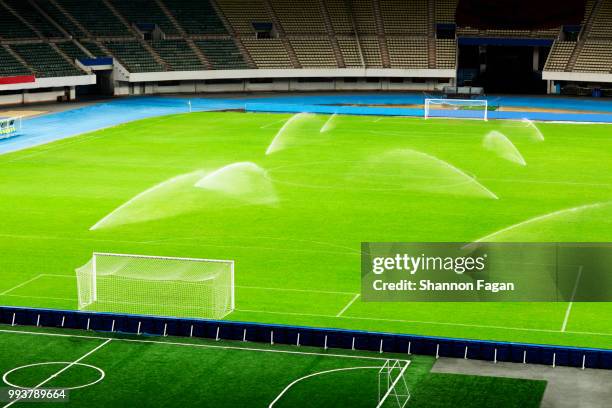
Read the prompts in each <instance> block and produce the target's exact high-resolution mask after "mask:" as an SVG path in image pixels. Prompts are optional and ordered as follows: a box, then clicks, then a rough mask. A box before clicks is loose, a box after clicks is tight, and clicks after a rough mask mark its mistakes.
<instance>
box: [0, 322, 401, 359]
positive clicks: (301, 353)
mask: <svg viewBox="0 0 612 408" xmlns="http://www.w3.org/2000/svg"><path fill="white" fill-rule="evenodd" d="M0 333H10V334H21V335H31V336H47V337H63V338H73V339H95V340H107V343H108V341H111V340H112V341H115V342H126V343H140V344H165V345H169V346H183V347H195V348H207V349H218V350H238V351H252V352H260V353H277V354H290V355H298V356H317V357H334V358H346V359H354V360H370V361H387V360H388V359H389V358H386V357H372V356H360V355H351V354H335V353H320V352H308V351H292V350H273V349H263V348H256V347H240V346H221V345H218V344H198V343H181V342H175V341H157V340H144V339H126V338H112V337H103V336H83V335H78V334H62V333H45V332H33V331H23V330H5V329H0ZM105 344H106V343H105ZM398 361H401V362H405V363H408V362H409V360H401V359H400V360H398ZM78 362H79V361H76V362H75V363H78Z"/></svg>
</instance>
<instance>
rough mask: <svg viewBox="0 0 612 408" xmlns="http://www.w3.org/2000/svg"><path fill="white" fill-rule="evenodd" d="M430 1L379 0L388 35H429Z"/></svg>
mask: <svg viewBox="0 0 612 408" xmlns="http://www.w3.org/2000/svg"><path fill="white" fill-rule="evenodd" d="M427 2H428V0H411V1H405V0H379V3H380V13H381V15H382V18H383V25H384V29H385V32H386V33H387V34H408V35H412V36H414V35H423V36H426V35H427Z"/></svg>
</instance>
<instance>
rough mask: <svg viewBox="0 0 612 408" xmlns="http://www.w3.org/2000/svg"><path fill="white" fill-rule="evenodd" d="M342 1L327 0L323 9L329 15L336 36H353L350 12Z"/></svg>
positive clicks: (353, 28)
mask: <svg viewBox="0 0 612 408" xmlns="http://www.w3.org/2000/svg"><path fill="white" fill-rule="evenodd" d="M347 4H348V3H347V2H346V1H344V0H327V1H325V7H326V9H327V13H328V15H329V19H330V22H331V25H332V29H333V31H334V33H336V34H354V33H355V27H354V24H353V20H352V18H351V12H350V11H349V9H348V7H347Z"/></svg>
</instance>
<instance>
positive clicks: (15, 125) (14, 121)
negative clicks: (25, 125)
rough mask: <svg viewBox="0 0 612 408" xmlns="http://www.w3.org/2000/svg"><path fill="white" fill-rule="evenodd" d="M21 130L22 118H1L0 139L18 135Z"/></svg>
mask: <svg viewBox="0 0 612 408" xmlns="http://www.w3.org/2000/svg"><path fill="white" fill-rule="evenodd" d="M19 130H21V118H0V139H6V138H8V137H11V136H14V135H16V134H17V133H18V132H19Z"/></svg>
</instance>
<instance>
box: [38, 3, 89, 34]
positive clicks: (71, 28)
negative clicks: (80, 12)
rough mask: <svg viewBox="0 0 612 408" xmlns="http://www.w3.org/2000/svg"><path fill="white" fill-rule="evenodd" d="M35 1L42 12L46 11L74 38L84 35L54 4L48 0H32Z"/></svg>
mask: <svg viewBox="0 0 612 408" xmlns="http://www.w3.org/2000/svg"><path fill="white" fill-rule="evenodd" d="M32 1H35V2H36V4H37V5H38V7H40V8H41V9H42V10H43V12H44V13H46V14H47V15H48V16H49V17H50V18H51V19H52V20H53V21H55V22H56V23H58V24H60V25H61V26H62V28H63V29H64V30H66V32H68V34H70V35H71V36H73V37H75V38H80V37H84V36H85V33H84V32H83V30H81V29H80V28H79V27H78V26H77V25H76V24H75V23H74V22H72V20H71V19H70V18H68V17H67V16H66V15H65V14H64V13H63V12H62V11H61V10H60V9H58V8H57V7H56V6H55V4H53V3H52V2H51V1H49V0H32Z"/></svg>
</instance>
